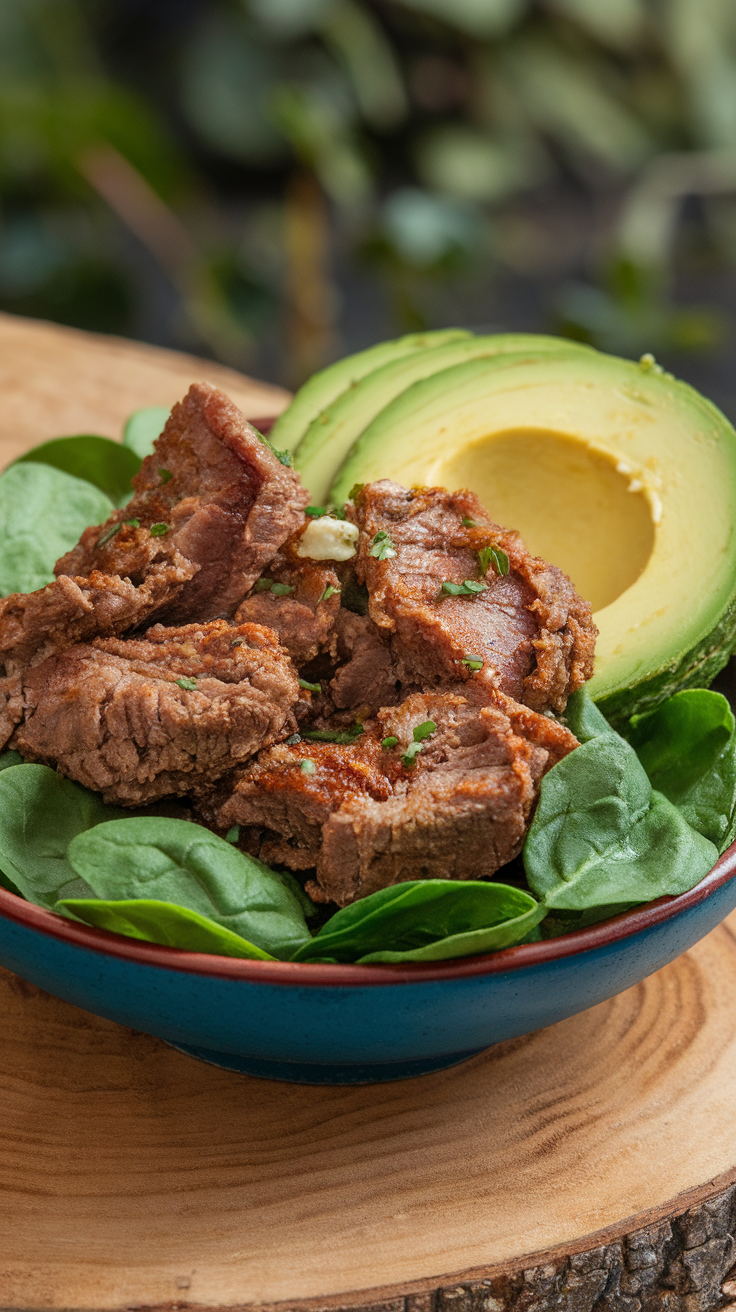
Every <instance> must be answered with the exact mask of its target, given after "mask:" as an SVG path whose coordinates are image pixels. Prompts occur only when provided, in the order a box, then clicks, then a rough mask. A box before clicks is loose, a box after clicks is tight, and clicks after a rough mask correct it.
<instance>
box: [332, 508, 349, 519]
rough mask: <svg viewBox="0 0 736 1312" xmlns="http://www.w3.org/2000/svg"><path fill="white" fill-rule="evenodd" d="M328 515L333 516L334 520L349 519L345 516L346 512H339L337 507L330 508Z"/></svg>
mask: <svg viewBox="0 0 736 1312" xmlns="http://www.w3.org/2000/svg"><path fill="white" fill-rule="evenodd" d="M327 514H328V515H331V516H332V518H333V519H347V515H346V514H345V511H344V510H338V508H337V506H330V508H329V510H328V511H327Z"/></svg>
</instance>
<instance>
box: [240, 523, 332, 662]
mask: <svg viewBox="0 0 736 1312" xmlns="http://www.w3.org/2000/svg"><path fill="white" fill-rule="evenodd" d="M303 531H304V529H303V528H301V529H299V530H298V531H297V532H296V533H293V534H292V536H291V537H290V538H288V539H287V541H286V542H285V543H284V545H283V546H282V548H281V550H280V551H278V552H277V554H276V555H275V556H274V557H273V559H272V561H271V563H270V564H269V566H268V569H267V570H266V573H265V574H264V575H263V577H262V578H260V579H259V580H258V581H257V583H256V585H255V587H254V588H253V589H252V590H251V592H250V595H249V596H248V597H246V599H245V601H243V602H241V604H240V606H239V607H238V610H237V613H236V616H235V618H236V620H238V622H239V623H243V622H244V621H245V620H250V621H252V622H253V623H255V624H265V625H266V626H267V628H269V629H273V630H274V632H275V633H277V634H278V638H279V642H280V643H281V646H282V647H285V648H286V650H287V651H288V652H289V654H290V655H291V657H292V659H293V660H294V662H295V663H296V664H297V665H305V664H306V663H307V661H311V660H314V657H315V656H317V655H318V654H319V653H320V652H322V651H326V650H327V649H328V648H329V647H330V646H331V644H332V641H333V637H334V631H335V620H336V617H337V615H338V612H339V610H340V580H339V578H338V576H337V573H336V571H335V566H334V563H333V562H332V561H330V560H310V559H308V558H307V557H304V556H299V555H298V554H297V550H298V547H299V541H300V539H301V536H302V533H303ZM274 583H275V584H276V588H277V591H276V592H272V591H271V588H272V585H273V584H274ZM283 588H289V589H290V591H289V592H288V593H285V592H283V591H281V589H283ZM328 589H332V591H331V592H330V595H329V597H325V592H326V591H327V590H328Z"/></svg>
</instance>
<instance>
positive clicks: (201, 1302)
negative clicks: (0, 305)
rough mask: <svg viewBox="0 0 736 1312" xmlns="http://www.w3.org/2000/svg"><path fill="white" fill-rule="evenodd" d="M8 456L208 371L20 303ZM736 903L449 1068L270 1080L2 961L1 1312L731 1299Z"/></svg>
mask: <svg viewBox="0 0 736 1312" xmlns="http://www.w3.org/2000/svg"><path fill="white" fill-rule="evenodd" d="M0 342H1V343H2V351H0V379H2V387H3V389H4V400H6V399H7V404H5V405H4V406H3V408H2V410H1V411H0V457H2V458H4V459H9V458H11V457H12V455H14V454H18V453H19V452H20V451H21V450H22V449H24V447H25V446H28V445H30V444H31V443H32V442H35V441H40V440H42V439H44V438H47V437H51V436H54V435H56V434H60V433H62V432H74V431H85V430H86V431H98V432H103V433H108V434H110V435H111V436H114V435H116V434H117V433H118V432H119V430H120V425H121V422H122V420H123V419H124V417H125V415H126V414H127V413H129V412H130V411H131V410H133V409H135V408H137V407H138V406H141V405H146V404H168V403H169V402H170V401H173V400H174V399H176V398H177V397H178V396H180V395H181V394H182V393H183V391H184V390H185V389H186V387H187V385H188V383H189V382H190V381H193V380H195V379H199V378H203V377H204V378H209V379H211V380H212V381H214V382H216V383H218V384H219V385H221V386H224V388H225V389H226V390H228V391H229V392H230V394H231V395H232V396H233V397H234V399H235V400H236V401H237V402H238V403H239V404H240V405H241V406H242V407H243V408H244V409H245V410H246V411H247V412H249V413H250V414H251V415H253V416H254V417H255V414H256V413H258V414H267V413H268V412H269V409H270V410H271V413H275V412H276V411H277V410H278V409H280V408H281V406H282V405H283V403H284V400H285V396H284V394H283V393H281V392H279V391H278V390H277V389H274V388H269V387H265V386H262V385H261V384H258V383H254V382H251V381H250V380H248V379H245V378H242V377H240V376H238V375H235V374H232V373H231V372H229V371H226V370H222V369H220V368H218V367H216V366H213V365H210V364H208V363H206V362H202V361H198V360H193V359H191V358H188V357H182V356H176V355H173V354H171V353H167V352H161V351H156V350H153V349H152V348H145V347H142V346H137V345H134V344H132V343H127V342H115V341H114V340H112V339H109V338H102V339H100V338H93V337H88V336H86V335H84V334H80V333H76V332H72V331H71V330H68V329H57V328H54V327H52V326H50V325H46V324H34V323H30V322H29V321H24V320H14V319H11V318H9V317H8V316H1V317H0ZM735 1223H736V913H734V914H733V915H732V916H731V917H730V919H729V920H728V921H726V922H725V923H724V924H723V925H722V926H720V927H719V928H718V929H717V930H715V931H714V932H713V933H712V934H710V935H709V937H708V938H707V939H705V940H703V942H702V943H700V944H698V945H697V946H696V947H695V948H693V949H692V950H691V951H690V952H688V953H686V954H685V955H684V956H683V957H681V958H680V959H679V960H677V961H675V962H673V963H672V965H670V966H667V967H666V968H665V969H664V970H662V971H660V972H658V973H657V974H656V975H653V976H652V977H651V978H650V979H648V980H646V981H644V983H642V984H640V985H638V986H637V987H636V988H633V989H630V990H629V991H628V992H626V993H623V994H621V995H620V996H619V997H617V998H614V999H612V1000H611V1001H609V1002H606V1003H603V1004H601V1005H600V1006H598V1007H594V1008H592V1009H591V1010H589V1011H587V1012H584V1013H582V1014H581V1015H580V1016H576V1017H573V1018H572V1019H570V1020H567V1021H563V1022H561V1023H560V1024H558V1025H555V1026H552V1027H550V1028H549V1029H546V1030H542V1031H539V1032H538V1033H536V1034H531V1035H528V1036H526V1037H525V1038H522V1039H517V1040H513V1041H510V1042H508V1043H505V1044H501V1045H499V1046H497V1047H496V1048H493V1049H490V1050H489V1051H488V1052H486V1053H484V1054H482V1055H480V1056H478V1057H476V1058H474V1059H473V1060H472V1061H470V1062H468V1063H466V1064H464V1065H462V1066H458V1067H455V1068H453V1069H451V1070H448V1071H442V1072H439V1073H437V1074H433V1075H427V1076H424V1077H422V1078H421V1079H416V1080H407V1081H403V1082H400V1083H397V1084H391V1085H377V1086H372V1087H354V1086H342V1087H336V1088H324V1087H319V1086H308V1087H301V1086H297V1085H288V1084H276V1083H270V1082H266V1081H260V1080H256V1079H251V1078H249V1077H247V1076H241V1075H237V1074H233V1073H230V1072H226V1071H221V1070H218V1069H216V1068H214V1067H210V1066H205V1065H203V1064H200V1063H198V1062H196V1061H193V1060H191V1059H189V1058H187V1057H185V1056H183V1055H182V1054H180V1053H178V1052H175V1051H174V1050H173V1049H171V1048H168V1047H167V1046H166V1045H165V1044H164V1043H162V1042H160V1041H159V1040H156V1039H153V1038H150V1037H149V1036H147V1035H144V1034H139V1033H135V1032H133V1031H130V1030H126V1029H123V1028H122V1027H120V1026H117V1025H115V1024H113V1023H111V1022H109V1021H105V1020H102V1019H99V1018H98V1017H95V1016H92V1015H88V1014H87V1013H84V1012H81V1011H78V1010H76V1009H75V1008H73V1007H71V1006H69V1005H68V1004H66V1003H63V1002H60V1001H59V1000H57V999H55V998H52V997H50V996H49V995H48V994H45V993H43V992H41V991H40V990H39V989H36V988H34V987H33V986H32V985H30V984H27V983H26V982H25V981H23V980H21V979H18V978H16V977H14V976H13V975H11V974H10V973H9V972H7V971H3V970H0V1307H2V1308H4V1309H31V1308H33V1309H37V1310H39V1312H41V1310H43V1312H46V1309H52V1308H54V1309H61V1308H66V1309H71V1308H76V1309H82V1308H84V1309H98V1310H99V1312H103V1310H104V1312H108V1310H109V1312H112V1310H113V1309H114V1310H115V1312H118V1310H120V1312H122V1309H132V1308H138V1309H140V1308H155V1307H162V1308H164V1307H165V1308H182V1307H187V1306H192V1307H196V1308H200V1309H201V1308H222V1307H225V1308H233V1309H234V1308H241V1309H242V1308H245V1307H253V1306H261V1307H262V1306H263V1305H269V1304H275V1303H279V1304H281V1306H282V1308H284V1309H285V1310H288V1309H292V1308H293V1309H298V1312H308V1310H310V1309H311V1310H313V1312H316V1310H317V1309H324V1312H327V1310H328V1309H335V1310H337V1309H346V1310H350V1312H357V1310H360V1312H366V1310H367V1309H374V1310H375V1312H548V1310H549V1312H552V1310H553V1309H554V1310H555V1312H593V1309H595V1310H596V1312H639V1309H640V1308H643V1309H644V1312H710V1309H712V1308H715V1307H717V1306H719V1305H721V1304H722V1303H724V1302H729V1301H736V1282H734V1281H732V1280H731V1279H730V1278H729V1272H730V1269H731V1267H732V1265H733V1264H734V1262H736V1245H735V1244H734V1238H733V1234H734V1225H735Z"/></svg>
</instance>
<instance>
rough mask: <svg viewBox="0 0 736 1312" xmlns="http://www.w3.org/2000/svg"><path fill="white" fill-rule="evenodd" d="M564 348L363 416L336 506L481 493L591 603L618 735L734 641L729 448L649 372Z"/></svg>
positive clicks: (699, 408) (669, 383) (717, 422)
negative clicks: (429, 491)
mask: <svg viewBox="0 0 736 1312" xmlns="http://www.w3.org/2000/svg"><path fill="white" fill-rule="evenodd" d="M566 346H567V344H566V343H564V342H560V343H559V347H560V350H559V351H557V352H555V351H541V352H539V353H538V354H537V355H536V357H531V358H530V353H529V351H528V350H527V351H526V352H524V351H522V352H519V351H516V352H513V351H512V352H509V353H508V354H506V355H500V354H497V355H496V356H490V357H489V356H481V357H479V358H474V359H470V360H467V361H465V362H463V363H461V364H456V365H454V366H452V367H450V368H445V369H442V370H440V371H439V372H437V373H434V374H432V375H431V376H429V377H426V378H423V379H421V380H420V381H417V382H414V383H412V384H411V385H409V386H408V387H407V388H405V390H404V391H402V392H401V393H400V394H399V395H397V396H395V397H394V399H393V400H391V401H390V402H389V403H388V404H387V405H386V406H385V407H384V408H383V409H382V410H380V411H379V412H378V413H377V414H370V416H369V418H370V422H368V423H367V424H366V425H365V426H364V427H363V430H362V432H361V433H360V436H359V437H358V438H357V440H356V441H355V443H354V445H353V447H352V449H351V451H350V453H349V454H348V456H347V458H346V459H345V460H344V462H343V464H342V467H341V469H340V471H339V473H338V475H337V477H336V478H335V481H334V483H333V486H332V491H331V498H332V500H333V501H335V502H336V503H338V504H339V503H340V502H341V501H344V500H346V499H348V498H349V494H350V490H351V488H352V487H353V485H354V484H355V483H358V482H360V483H366V482H370V481H372V480H374V479H378V478H393V479H395V480H396V481H397V482H400V483H404V484H405V485H409V486H411V485H414V484H425V485H439V486H444V487H449V488H456V487H470V488H472V489H473V490H474V491H475V492H477V493H478V495H479V496H480V498H481V500H482V501H483V502H484V504H485V505H486V506H487V509H488V511H489V513H490V514H491V515H492V516H493V517H494V518H495V519H497V521H498V522H499V523H502V524H505V525H507V526H508V527H513V528H517V529H518V530H519V531H520V532H521V534H522V536H523V537H524V539H525V540H526V542H527V545H528V546H529V548H530V549H531V550H532V551H533V552H535V553H536V554H538V555H542V556H544V557H545V558H546V559H548V560H550V561H552V562H553V563H554V564H558V565H560V566H561V568H563V569H564V570H565V572H566V573H568V574H569V575H570V577H571V578H572V580H573V582H574V583H575V585H576V586H577V588H578V590H579V591H580V592H581V593H582V594H583V595H584V596H586V595H587V596H588V598H589V600H590V601H591V603H592V604H593V609H594V614H595V621H596V623H597V625H598V628H599V630H600V636H599V639H598V644H597V655H596V666H595V674H594V677H593V679H592V681H591V684H590V691H591V694H592V696H593V697H594V698H595V699H596V701H597V702H598V705H599V706H600V707H601V709H602V710H603V712H604V713H605V714H606V715H607V716H608V717H609V719H611V720H612V721H613V722H614V723H616V724H619V725H622V724H624V723H625V721H626V719H627V718H628V717H629V716H630V715H632V714H634V713H635V712H637V713H638V712H642V711H645V710H648V709H651V708H652V707H654V706H656V705H657V704H658V703H659V702H660V701H662V700H664V698H666V697H668V696H669V695H670V694H671V693H673V692H675V691H676V690H678V689H680V688H685V687H702V686H707V685H708V684H709V683H710V682H711V681H712V679H713V678H714V677H715V675H716V674H717V672H718V670H720V669H721V668H722V666H723V665H725V663H726V661H727V660H728V657H729V655H730V652H731V650H732V648H733V646H734V642H735V641H736V533H735V532H734V526H735V524H736V433H734V430H733V428H732V427H731V425H730V424H729V422H728V420H727V419H726V418H725V417H724V416H723V415H722V414H721V413H720V411H718V410H717V409H716V407H715V406H714V405H712V404H711V403H710V402H708V401H706V400H705V399H704V398H703V397H702V396H700V395H699V394H698V393H697V392H696V391H694V390H693V388H691V387H689V386H687V384H685V383H681V382H678V381H676V380H675V379H674V378H672V377H671V376H670V375H669V374H666V373H664V372H663V371H662V370H661V369H660V368H659V367H658V366H657V365H656V364H655V363H654V361H653V360H652V358H651V357H649V356H647V357H644V358H643V359H642V361H641V362H640V363H639V364H634V363H631V362H629V361H626V360H619V359H616V358H614V357H613V356H608V355H603V354H601V353H599V352H596V351H592V350H590V349H589V348H588V349H586V350H579V351H567V350H566V349H565V348H566ZM359 390H360V389H359V388H355V389H354V394H355V393H357V392H358V391H359ZM358 426H359V425H358Z"/></svg>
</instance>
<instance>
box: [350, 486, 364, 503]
mask: <svg viewBox="0 0 736 1312" xmlns="http://www.w3.org/2000/svg"><path fill="white" fill-rule="evenodd" d="M364 487H365V483H353V486H352V487H351V489H350V491H349V492H348V501H354V500H355V498H356V497H357V496H360V494H361V492H362V491H363V488H364Z"/></svg>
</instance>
